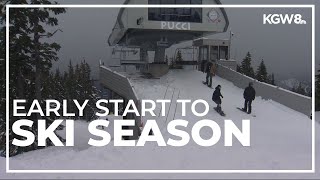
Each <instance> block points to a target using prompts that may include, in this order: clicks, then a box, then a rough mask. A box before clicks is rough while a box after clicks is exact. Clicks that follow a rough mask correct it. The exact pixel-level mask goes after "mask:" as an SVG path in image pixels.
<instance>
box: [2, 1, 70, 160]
mask: <svg viewBox="0 0 320 180" xmlns="http://www.w3.org/2000/svg"><path fill="white" fill-rule="evenodd" d="M5 2H6V3H8V4H27V3H29V4H57V3H56V2H50V1H48V0H30V1H26V0H7V1H5ZM64 12H65V9H62V8H54V9H51V8H11V9H10V20H9V21H10V22H9V23H10V32H9V35H10V36H9V39H10V42H9V48H10V54H9V58H10V75H9V76H10V77H9V79H10V82H9V83H10V87H9V88H10V92H11V93H10V101H9V102H10V107H12V102H13V101H12V100H13V99H26V100H27V104H26V106H28V105H30V103H31V102H32V101H33V99H38V100H39V101H40V102H41V103H42V102H43V99H44V97H43V96H42V93H43V92H42V91H43V90H45V88H44V85H43V84H44V83H43V82H44V80H45V79H50V78H51V77H50V73H49V70H50V68H51V66H52V61H56V60H58V57H57V51H58V50H59V49H60V46H59V45H58V44H57V43H49V42H50V41H47V39H48V38H51V37H52V36H53V35H54V34H55V33H56V32H57V31H55V32H48V31H47V27H49V26H52V27H54V26H57V25H58V19H57V18H56V17H55V15H58V14H60V13H64ZM4 14H5V13H4V8H2V9H1V21H0V22H1V23H2V24H3V22H5V16H4ZM1 32H2V33H3V32H5V27H1ZM2 33H1V34H2ZM0 41H1V43H3V42H4V41H5V39H4V37H3V36H2V35H1V40H0ZM4 47H5V46H4ZM1 54H2V53H1ZM4 72H5V71H4ZM49 94H50V92H49V91H48V90H46V92H45V94H44V96H49ZM1 107H3V106H2V105H1ZM9 117H10V119H9V122H10V124H9V126H10V127H11V126H12V124H13V123H14V122H15V121H16V120H18V119H21V118H20V117H13V116H12V113H10V116H9ZM23 118H25V117H23ZM39 118H40V117H39V115H36V116H31V117H29V119H30V120H37V119H39ZM44 119H45V118H44ZM49 124H50V119H49V118H48V125H49ZM0 130H1V129H0ZM26 130H29V131H31V132H33V134H35V135H36V136H37V134H38V133H37V129H36V126H33V127H32V128H28V129H26ZM0 136H1V137H0V139H2V138H5V137H4V136H5V135H3V133H2V132H1V131H0ZM13 138H19V139H20V138H21V137H18V136H17V135H15V134H13V133H12V131H10V134H9V139H10V152H9V156H13V155H16V154H19V153H22V152H26V151H30V150H34V149H38V148H39V147H37V145H36V142H35V143H33V144H32V145H31V146H29V147H15V146H13V145H12V140H13ZM36 138H37V137H36ZM47 145H52V143H51V142H47ZM0 151H2V152H5V147H0Z"/></svg>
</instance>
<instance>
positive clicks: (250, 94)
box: [242, 82, 256, 114]
mask: <svg viewBox="0 0 320 180" xmlns="http://www.w3.org/2000/svg"><path fill="white" fill-rule="evenodd" d="M252 86H253V83H252V82H250V83H249V86H248V87H246V89H245V90H244V92H243V98H244V99H245V102H244V108H243V109H242V110H243V111H245V112H247V113H248V114H251V110H252V108H251V104H252V101H253V100H254V99H255V98H256V91H255V90H254V88H253V87H252Z"/></svg>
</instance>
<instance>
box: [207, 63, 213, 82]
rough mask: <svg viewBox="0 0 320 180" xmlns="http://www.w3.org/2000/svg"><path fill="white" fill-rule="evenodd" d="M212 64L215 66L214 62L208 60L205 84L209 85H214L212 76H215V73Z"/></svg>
mask: <svg viewBox="0 0 320 180" xmlns="http://www.w3.org/2000/svg"><path fill="white" fill-rule="evenodd" d="M212 66H213V64H212V62H210V61H208V62H207V66H206V73H207V76H206V82H205V84H206V85H208V87H212V76H213V74H212V73H211V68H212Z"/></svg>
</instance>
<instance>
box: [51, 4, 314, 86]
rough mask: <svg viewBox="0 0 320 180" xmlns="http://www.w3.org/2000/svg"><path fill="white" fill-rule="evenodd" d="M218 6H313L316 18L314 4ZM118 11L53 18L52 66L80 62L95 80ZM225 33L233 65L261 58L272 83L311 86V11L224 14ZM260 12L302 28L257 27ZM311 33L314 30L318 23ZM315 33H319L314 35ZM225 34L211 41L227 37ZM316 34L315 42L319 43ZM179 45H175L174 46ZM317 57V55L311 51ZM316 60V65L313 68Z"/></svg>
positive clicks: (70, 12)
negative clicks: (55, 54)
mask: <svg viewBox="0 0 320 180" xmlns="http://www.w3.org/2000/svg"><path fill="white" fill-rule="evenodd" d="M60 2H61V3H64V4H75V3H76V4H89V3H90V4H122V3H123V2H124V1H123V0H108V1H103V0H91V1H86V0H63V1H60ZM221 2H222V3H223V4H235V3H236V4H275V3H278V4H316V5H317V7H316V8H317V9H316V12H317V15H316V16H317V17H320V13H319V12H320V2H319V1H317V0H309V1H308V0H264V1H261V0H259V1H258V0H245V1H244V0H236V1H235V0H221ZM118 11H119V9H116V8H115V9H110V8H108V9H103V8H102V9H100V8H99V9H93V8H92V9H89V8H87V9H68V10H67V13H66V14H63V15H60V16H59V20H60V21H59V27H60V28H61V29H62V30H63V33H59V34H57V35H56V36H55V37H54V39H53V40H54V41H57V42H58V43H60V45H61V46H62V48H61V50H60V52H59V57H60V61H59V62H57V63H56V64H55V66H56V67H60V68H61V69H64V68H65V67H66V66H67V64H68V61H69V59H71V60H72V61H74V62H76V61H80V60H81V59H83V58H85V59H86V60H87V61H88V62H89V63H90V65H91V66H92V70H93V73H94V76H95V78H97V75H98V70H97V67H98V64H99V59H101V60H103V61H107V60H108V59H110V57H111V55H110V53H109V52H110V49H111V48H110V47H108V44H107V37H108V36H109V34H110V33H111V30H112V28H113V26H114V23H115V20H116V17H117V14H118ZM226 11H227V14H228V18H229V21H230V28H231V29H232V32H233V33H234V34H235V35H234V37H233V40H232V55H231V57H232V58H236V59H237V60H238V61H239V62H240V61H241V60H242V59H243V58H244V56H245V54H246V52H248V51H250V52H251V53H252V55H253V65H254V66H257V65H258V64H259V63H260V61H261V59H264V61H265V63H266V65H267V68H268V71H269V72H273V73H275V74H276V78H277V77H278V79H288V78H297V79H299V80H305V81H311V68H312V66H311V65H312V64H311V57H312V56H311V9H301V8H300V9H269V8H264V9H262V8H260V9H238V8H236V9H226ZM264 13H283V14H285V13H289V14H290V13H300V14H302V15H303V18H304V19H305V20H306V21H307V25H263V24H262V15H263V14H264ZM316 21H317V29H319V28H318V27H319V23H318V22H319V20H316ZM318 32H319V31H318ZM228 36H229V34H228V33H224V34H218V35H214V36H211V37H213V38H214V37H216V38H228ZM319 38H320V37H319V35H317V41H316V42H317V43H319V42H320V41H319ZM180 46H181V45H180ZM317 57H319V51H318V52H317ZM319 63H320V61H318V62H317V63H316V64H317V66H319Z"/></svg>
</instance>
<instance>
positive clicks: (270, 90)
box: [217, 64, 312, 116]
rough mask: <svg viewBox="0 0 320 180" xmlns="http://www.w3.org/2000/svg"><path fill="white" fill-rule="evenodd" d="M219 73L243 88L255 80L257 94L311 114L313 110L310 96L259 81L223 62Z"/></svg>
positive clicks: (219, 65)
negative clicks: (226, 65) (224, 64)
mask: <svg viewBox="0 0 320 180" xmlns="http://www.w3.org/2000/svg"><path fill="white" fill-rule="evenodd" d="M217 75H218V76H220V77H222V78H224V79H226V80H228V81H231V82H233V84H234V85H235V86H237V87H239V88H242V89H244V88H245V87H247V86H248V84H249V82H253V84H254V88H255V90H256V94H257V96H261V97H262V98H263V99H272V100H274V101H276V102H278V103H280V104H283V105H285V106H287V107H289V108H291V109H293V110H296V111H298V112H301V113H303V114H305V115H307V116H310V113H311V110H312V100H311V98H310V97H307V96H303V95H300V94H297V93H294V92H291V91H289V90H285V89H283V88H280V87H277V86H273V85H270V84H266V83H262V82H259V81H257V80H254V79H252V78H250V77H247V76H245V75H242V74H240V73H238V72H236V71H235V70H232V69H230V68H228V67H225V66H223V65H221V64H218V68H217Z"/></svg>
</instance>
